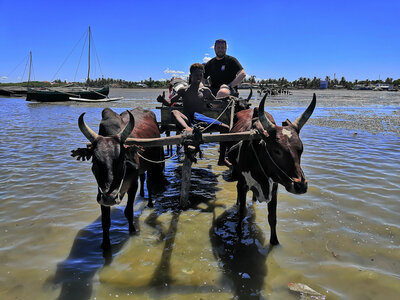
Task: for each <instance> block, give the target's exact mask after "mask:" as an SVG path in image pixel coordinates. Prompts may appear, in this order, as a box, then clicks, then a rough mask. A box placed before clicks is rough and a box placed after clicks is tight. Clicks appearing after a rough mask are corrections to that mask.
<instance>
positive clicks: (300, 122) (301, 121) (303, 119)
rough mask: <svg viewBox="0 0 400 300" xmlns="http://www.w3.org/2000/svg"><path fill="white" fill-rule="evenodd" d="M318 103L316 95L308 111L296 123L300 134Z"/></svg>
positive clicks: (294, 123)
mask: <svg viewBox="0 0 400 300" xmlns="http://www.w3.org/2000/svg"><path fill="white" fill-rule="evenodd" d="M316 103H317V97H316V96H315V93H314V95H313V99H312V101H311V103H310V105H309V106H308V107H307V109H306V110H305V111H304V112H303V113H302V114H301V116H300V117H298V118H297V119H296V120H295V121H294V122H293V125H294V126H295V127H296V128H297V131H298V132H300V130H301V128H302V127H303V126H304V124H306V122H307V121H308V119H309V118H310V117H311V115H312V113H313V112H314V108H315V104H316Z"/></svg>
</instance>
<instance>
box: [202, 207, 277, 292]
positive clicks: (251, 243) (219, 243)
mask: <svg viewBox="0 0 400 300" xmlns="http://www.w3.org/2000/svg"><path fill="white" fill-rule="evenodd" d="M238 221H239V217H238V210H237V208H236V206H233V207H232V208H230V209H229V210H227V211H225V212H224V213H222V214H221V215H220V216H219V217H218V218H217V219H214V220H213V226H212V227H211V229H210V232H209V234H210V240H211V245H212V248H213V253H214V255H215V257H216V258H217V259H218V261H219V264H220V267H221V268H222V270H223V274H224V275H223V278H222V284H223V285H228V286H230V287H231V289H232V291H233V292H234V294H235V296H236V298H235V299H265V298H264V296H263V295H262V294H261V293H262V290H263V283H264V278H265V277H266V276H267V268H266V260H267V256H268V253H269V251H270V247H271V246H266V247H264V241H265V238H264V235H263V232H262V230H261V229H260V228H259V227H258V226H257V224H256V222H255V211H254V209H253V208H252V207H249V208H248V211H247V216H246V217H245V219H244V220H243V229H242V233H241V235H238V234H237V232H236V225H237V224H238Z"/></svg>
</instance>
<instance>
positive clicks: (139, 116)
mask: <svg viewBox="0 0 400 300" xmlns="http://www.w3.org/2000/svg"><path fill="white" fill-rule="evenodd" d="M83 116H84V113H83V114H82V115H81V116H80V117H79V120H78V124H79V129H80V130H81V131H82V133H83V134H84V136H85V137H86V138H87V139H88V140H89V141H90V142H91V144H92V146H91V148H90V150H89V151H90V153H89V155H87V154H85V155H86V156H87V157H88V156H89V157H90V156H92V172H93V175H94V176H95V178H96V181H97V185H98V194H97V202H98V203H99V204H100V205H101V213H102V227H103V244H102V247H103V248H105V247H109V246H110V239H109V229H110V225H111V220H110V207H111V206H113V205H116V204H119V203H120V202H121V200H122V198H123V197H124V195H125V194H126V193H127V194H128V203H127V205H126V208H125V211H124V214H125V216H126V218H127V219H128V223H129V232H131V233H134V232H135V231H136V229H135V227H134V225H133V204H134V200H135V196H136V192H137V188H138V178H139V176H141V175H143V174H144V172H147V189H148V195H149V202H148V206H153V204H152V200H151V193H152V188H153V183H163V182H164V180H165V179H164V175H163V165H162V164H156V163H151V162H149V161H147V160H145V159H143V158H141V157H140V158H139V155H138V151H140V152H142V154H141V155H142V157H145V158H147V159H149V160H152V161H161V160H162V159H163V155H164V154H163V153H164V152H163V149H162V147H154V148H146V149H145V150H143V149H139V148H138V147H136V146H133V147H127V146H126V145H124V142H125V140H126V139H127V138H128V137H136V138H158V137H160V132H159V129H158V125H157V121H156V117H155V114H154V113H153V112H151V111H148V110H143V109H141V108H137V109H134V110H131V111H126V112H123V113H122V114H121V115H119V114H117V113H115V112H114V111H112V110H111V109H109V108H106V109H104V110H103V112H102V120H101V122H100V126H99V133H98V134H96V133H95V132H94V131H93V130H92V129H91V128H90V127H89V126H88V125H87V124H86V123H85V122H84V120H83ZM79 150H82V149H78V150H77V151H78V153H75V156H78V158H79V156H82V154H83V153H82V152H80V153H79ZM73 155H74V153H73Z"/></svg>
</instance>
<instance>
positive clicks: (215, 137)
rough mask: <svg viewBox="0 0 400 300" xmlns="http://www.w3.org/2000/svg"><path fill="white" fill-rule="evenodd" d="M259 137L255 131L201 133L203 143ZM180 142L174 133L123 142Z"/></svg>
mask: <svg viewBox="0 0 400 300" xmlns="http://www.w3.org/2000/svg"><path fill="white" fill-rule="evenodd" d="M257 138H260V136H259V134H258V133H256V132H255V131H244V132H235V133H220V134H210V133H206V134H203V141H204V143H217V142H236V141H241V140H253V139H257ZM181 143H182V136H181V135H175V136H169V137H161V138H151V139H139V138H127V140H126V141H125V144H127V145H132V144H135V145H139V146H143V147H159V146H165V145H177V144H181Z"/></svg>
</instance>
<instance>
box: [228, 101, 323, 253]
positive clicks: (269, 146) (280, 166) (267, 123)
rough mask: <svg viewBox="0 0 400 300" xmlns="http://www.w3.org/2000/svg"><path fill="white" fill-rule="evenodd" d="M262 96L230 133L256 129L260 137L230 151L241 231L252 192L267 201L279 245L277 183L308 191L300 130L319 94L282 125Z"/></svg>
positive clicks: (297, 191) (273, 240)
mask: <svg viewBox="0 0 400 300" xmlns="http://www.w3.org/2000/svg"><path fill="white" fill-rule="evenodd" d="M266 96H267V95H265V96H264V97H263V99H262V100H261V102H260V105H259V107H258V109H257V108H255V109H254V110H253V109H248V110H243V111H240V112H238V113H237V114H236V118H237V121H236V122H235V125H234V127H233V128H232V130H231V132H241V131H247V130H251V129H256V130H257V131H258V133H259V134H260V135H261V139H258V140H252V141H241V142H239V143H237V144H235V145H234V146H233V147H231V149H230V150H229V152H228V158H229V161H230V162H231V163H232V172H233V176H234V177H235V178H236V179H237V180H238V182H237V205H239V223H238V227H237V230H238V232H240V231H241V226H242V221H243V218H244V216H245V209H246V194H247V192H248V191H249V190H251V191H252V192H253V200H255V199H257V200H258V201H264V202H267V203H268V223H269V225H270V228H271V237H270V243H271V244H272V245H277V244H279V241H278V238H277V235H276V206H277V193H278V183H280V184H282V185H283V186H284V187H285V188H286V190H287V191H288V192H290V193H294V194H303V193H306V192H307V179H306V178H305V176H304V173H303V170H302V169H301V166H300V157H301V154H302V152H303V144H302V142H301V140H300V137H299V133H300V130H301V128H302V127H303V126H304V124H305V123H306V122H307V120H308V119H309V118H310V116H311V114H312V113H313V111H314V108H315V104H316V96H315V94H314V96H313V99H312V101H311V103H310V105H309V106H308V108H307V109H306V110H305V111H304V112H303V114H302V115H301V116H300V117H299V118H297V119H296V120H295V121H294V122H293V123H291V122H290V121H289V120H286V121H285V122H283V123H282V126H278V125H276V124H275V120H274V118H273V117H272V116H271V115H270V114H269V113H267V112H264V103H265V98H266Z"/></svg>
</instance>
